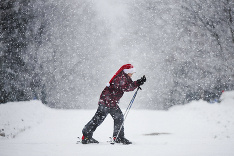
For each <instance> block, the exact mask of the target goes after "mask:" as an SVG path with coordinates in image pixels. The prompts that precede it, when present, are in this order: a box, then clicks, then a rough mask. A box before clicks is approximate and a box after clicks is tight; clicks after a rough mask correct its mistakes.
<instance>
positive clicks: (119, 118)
mask: <svg viewBox="0 0 234 156" xmlns="http://www.w3.org/2000/svg"><path fill="white" fill-rule="evenodd" d="M110 114H111V116H112V118H113V120H114V132H113V137H116V136H117V134H118V132H119V130H120V127H121V125H122V124H123V122H124V116H123V113H122V111H121V109H120V108H119V106H117V107H116V108H111V109H110ZM118 137H121V138H123V137H124V126H122V128H121V130H120V133H119V136H118Z"/></svg>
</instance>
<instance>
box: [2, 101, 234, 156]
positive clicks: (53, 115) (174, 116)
mask: <svg viewBox="0 0 234 156" xmlns="http://www.w3.org/2000/svg"><path fill="white" fill-rule="evenodd" d="M232 102H233V101H232ZM31 103H32V102H31ZM31 105H32V104H31ZM41 105H42V104H41ZM24 107H26V108H28V109H29V110H30V107H29V106H28V105H25V106H24ZM22 109H23V108H22ZM31 109H34V106H32V108H31ZM46 109H47V110H46V112H47V113H45V115H44V116H43V117H44V120H43V121H42V122H41V123H40V124H37V125H34V126H32V127H31V128H30V129H27V130H26V131H25V132H22V133H20V134H18V135H17V136H16V137H15V138H14V139H7V138H0V155H1V156H15V155H17V156H29V155H33V156H47V155H48V156H65V155H66V156H72V155H85V156H92V155H96V156H99V155H106V154H108V155H112V156H117V155H118V156H119V155H134V156H140V155H147V156H151V155H152V156H153V155H160V156H171V155H178V156H187V155H190V156H197V155H199V156H220V155H224V156H232V155H234V149H233V145H234V108H233V103H230V104H227V105H225V104H208V103H206V102H203V101H199V102H193V103H191V104H188V105H185V106H175V107H173V108H172V109H170V110H169V111H150V110H131V112H130V113H129V116H128V118H127V120H126V123H125V134H126V137H127V138H128V139H129V140H131V141H132V142H133V145H118V144H117V145H110V144H109V143H107V142H106V141H107V140H108V139H109V137H110V136H111V135H112V130H113V121H112V118H111V117H110V116H108V117H107V119H106V120H105V121H104V122H103V124H102V125H101V126H99V127H98V129H97V130H96V132H95V133H94V138H96V139H97V140H98V141H100V142H101V143H100V144H98V145H82V144H76V141H77V139H76V137H77V136H80V137H81V135H82V134H81V130H82V128H83V126H84V125H85V124H86V123H87V122H88V121H89V120H90V119H91V117H92V116H93V115H94V113H95V111H96V110H54V109H50V108H46ZM123 110H124V109H123ZM37 111H38V112H45V111H44V110H40V109H38V110H37ZM19 112H20V111H19ZM31 112H32V113H33V110H32V111H31ZM15 113H16V114H17V113H18V112H15ZM0 114H1V109H0ZM34 114H35V113H34ZM18 116H19V115H18ZM29 117H30V118H31V116H29ZM40 118H41V116H40ZM24 120H25V121H27V117H24ZM156 133H161V134H160V135H154V134H156Z"/></svg>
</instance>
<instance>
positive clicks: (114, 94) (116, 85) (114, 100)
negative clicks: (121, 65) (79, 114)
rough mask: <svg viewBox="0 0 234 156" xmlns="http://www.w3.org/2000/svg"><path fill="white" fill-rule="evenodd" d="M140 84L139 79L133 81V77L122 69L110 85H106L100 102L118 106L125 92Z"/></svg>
mask: <svg viewBox="0 0 234 156" xmlns="http://www.w3.org/2000/svg"><path fill="white" fill-rule="evenodd" d="M138 86H139V84H138V83H137V81H132V79H131V77H130V76H128V74H126V73H125V72H124V71H121V72H120V73H119V74H118V75H116V76H115V78H114V79H113V80H112V81H111V83H110V86H109V87H108V86H107V87H105V89H104V90H103V91H102V93H101V95H100V100H99V103H98V104H102V105H105V106H107V107H117V104H118V103H119V100H120V98H121V97H122V96H123V94H124V92H129V91H133V90H135V89H136V88H137V87H138Z"/></svg>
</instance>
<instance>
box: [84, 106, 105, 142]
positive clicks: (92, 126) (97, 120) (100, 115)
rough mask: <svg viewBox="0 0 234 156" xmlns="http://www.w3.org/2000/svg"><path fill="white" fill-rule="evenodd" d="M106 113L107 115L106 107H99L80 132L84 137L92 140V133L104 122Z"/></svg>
mask: <svg viewBox="0 0 234 156" xmlns="http://www.w3.org/2000/svg"><path fill="white" fill-rule="evenodd" d="M108 113H109V108H108V107H106V106H104V105H99V106H98V109H97V112H96V113H95V115H94V116H93V118H92V119H91V120H90V121H89V122H88V123H87V124H86V125H85V127H84V128H83V130H82V133H83V135H84V137H87V138H92V136H93V132H94V131H95V130H96V128H97V127H98V126H99V125H100V124H101V123H102V122H103V121H104V119H105V118H106V116H107V115H108Z"/></svg>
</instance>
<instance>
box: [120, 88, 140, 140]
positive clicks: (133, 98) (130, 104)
mask: <svg viewBox="0 0 234 156" xmlns="http://www.w3.org/2000/svg"><path fill="white" fill-rule="evenodd" d="M139 89H140V90H142V89H141V87H140V86H139V87H138V88H137V90H136V92H135V93H134V95H133V97H132V100H131V101H130V103H129V104H128V107H127V109H126V111H125V113H124V121H125V120H126V118H127V115H128V112H129V110H130V108H131V107H132V104H133V102H134V100H135V98H136V95H137V92H138V90H139ZM124 121H123V123H122V125H121V126H120V129H119V131H118V133H117V136H116V137H115V140H116V139H117V138H118V137H119V133H120V131H121V129H122V127H123V125H124Z"/></svg>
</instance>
